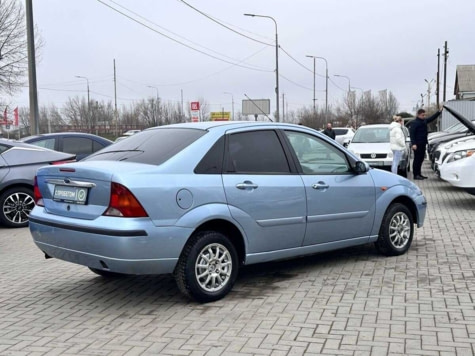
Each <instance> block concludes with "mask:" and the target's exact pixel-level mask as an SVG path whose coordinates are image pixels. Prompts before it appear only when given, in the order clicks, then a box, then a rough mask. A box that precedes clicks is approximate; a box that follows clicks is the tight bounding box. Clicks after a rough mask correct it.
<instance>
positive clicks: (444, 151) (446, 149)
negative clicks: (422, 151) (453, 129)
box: [431, 135, 475, 175]
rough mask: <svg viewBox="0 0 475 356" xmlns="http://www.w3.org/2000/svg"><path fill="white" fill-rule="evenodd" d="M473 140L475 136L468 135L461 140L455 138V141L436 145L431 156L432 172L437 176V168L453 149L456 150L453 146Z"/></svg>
mask: <svg viewBox="0 0 475 356" xmlns="http://www.w3.org/2000/svg"><path fill="white" fill-rule="evenodd" d="M474 140H475V135H470V136H465V137H462V138H457V139H455V140H452V141H449V142H445V143H443V144H440V145H438V146H437V148H436V150H435V152H434V154H433V160H432V161H431V168H432V170H433V171H434V172H435V173H436V174H438V175H439V174H440V172H439V167H440V166H441V165H442V164H443V162H444V161H445V160H446V159H447V156H449V155H450V154H451V153H452V152H453V149H456V147H455V146H457V145H459V144H461V143H465V142H467V141H474Z"/></svg>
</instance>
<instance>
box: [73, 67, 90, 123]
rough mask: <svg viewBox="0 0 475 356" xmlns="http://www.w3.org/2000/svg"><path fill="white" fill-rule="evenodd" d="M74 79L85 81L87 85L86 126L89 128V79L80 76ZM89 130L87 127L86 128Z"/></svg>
mask: <svg viewBox="0 0 475 356" xmlns="http://www.w3.org/2000/svg"><path fill="white" fill-rule="evenodd" d="M76 78H81V79H86V83H87V125H88V126H89V125H90V122H89V117H90V108H89V102H90V99H89V79H88V78H87V77H83V76H81V75H76ZM88 129H89V127H88Z"/></svg>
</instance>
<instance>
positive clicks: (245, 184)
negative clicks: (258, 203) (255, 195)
mask: <svg viewBox="0 0 475 356" xmlns="http://www.w3.org/2000/svg"><path fill="white" fill-rule="evenodd" d="M258 187H259V186H258V185H257V184H254V183H252V182H251V181H248V180H245V181H244V182H242V183H238V184H236V188H237V189H242V190H245V189H257V188H258Z"/></svg>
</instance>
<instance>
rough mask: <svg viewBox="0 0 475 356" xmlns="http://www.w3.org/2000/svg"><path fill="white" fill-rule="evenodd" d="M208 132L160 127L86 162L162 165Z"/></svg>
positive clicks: (140, 133)
mask: <svg viewBox="0 0 475 356" xmlns="http://www.w3.org/2000/svg"><path fill="white" fill-rule="evenodd" d="M206 132H207V131H206V130H200V129H194V128H159V129H153V130H146V131H142V132H139V133H137V134H135V135H132V136H130V137H128V138H127V139H125V140H122V141H119V142H116V143H114V144H112V145H109V146H107V147H105V148H104V149H103V150H101V151H99V152H97V153H93V154H92V155H90V156H88V157H87V158H86V159H84V160H85V161H98V160H107V161H127V162H136V163H146V164H153V165H159V164H162V163H163V162H165V161H167V160H168V159H170V158H171V157H173V156H174V155H176V154H177V153H178V152H180V151H181V150H183V149H184V148H186V147H188V146H189V145H190V144H192V143H193V142H195V141H196V140H197V139H199V138H200V137H201V136H203V135H205V134H206Z"/></svg>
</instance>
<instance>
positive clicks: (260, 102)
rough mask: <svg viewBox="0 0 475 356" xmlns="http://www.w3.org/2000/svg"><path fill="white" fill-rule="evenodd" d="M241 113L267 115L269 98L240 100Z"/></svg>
mask: <svg viewBox="0 0 475 356" xmlns="http://www.w3.org/2000/svg"><path fill="white" fill-rule="evenodd" d="M242 114H243V115H263V114H266V115H269V114H270V99H253V100H243V101H242Z"/></svg>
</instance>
